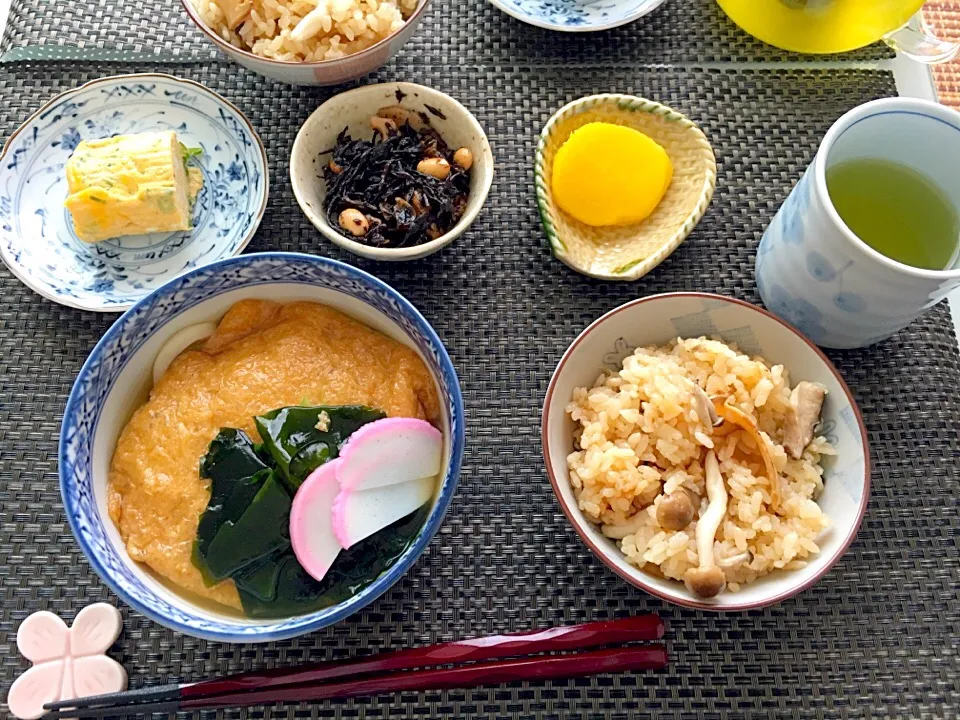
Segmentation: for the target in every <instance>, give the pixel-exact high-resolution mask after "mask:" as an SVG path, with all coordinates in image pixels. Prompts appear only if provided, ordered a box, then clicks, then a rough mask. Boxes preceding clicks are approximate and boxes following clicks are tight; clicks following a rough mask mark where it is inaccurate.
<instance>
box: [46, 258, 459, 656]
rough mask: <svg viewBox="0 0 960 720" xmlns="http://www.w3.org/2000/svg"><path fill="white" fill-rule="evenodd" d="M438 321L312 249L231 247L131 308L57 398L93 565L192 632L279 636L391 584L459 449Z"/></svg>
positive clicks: (76, 507)
mask: <svg viewBox="0 0 960 720" xmlns="http://www.w3.org/2000/svg"><path fill="white" fill-rule="evenodd" d="M463 423H464V417H463V404H462V399H461V396H460V388H459V384H458V381H457V377H456V373H455V371H454V369H453V365H452V363H451V362H450V358H449V357H448V355H447V353H446V351H445V350H444V348H443V345H442V344H441V343H440V341H439V339H438V338H437V336H436V334H435V333H434V331H433V330H432V329H431V327H430V325H429V324H428V323H427V322H426V320H424V319H423V317H422V316H421V315H420V314H419V313H418V312H417V310H416V309H415V308H414V307H413V306H412V305H411V304H410V303H409V302H407V301H406V300H405V299H404V298H403V297H402V296H401V295H400V294H399V293H397V292H396V291H395V290H393V289H392V288H390V287H388V286H387V285H384V284H383V283H382V282H380V281H379V280H377V279H376V278H374V277H372V276H370V275H367V274H366V273H364V272H362V271H360V270H357V269H356V268H353V267H351V266H349V265H345V264H342V263H339V262H336V261H333V260H328V259H325V258H320V257H315V256H310V255H297V254H292V253H264V254H254V255H244V256H241V257H238V258H234V259H232V260H230V261H229V262H220V263H214V264H212V265H210V266H208V267H205V268H202V269H200V270H196V271H194V272H192V273H188V274H187V275H184V276H182V277H180V278H178V279H177V280H175V281H173V282H172V283H169V284H168V285H166V286H164V287H163V288H161V289H160V290H158V291H157V292H155V293H153V294H151V295H150V296H148V297H147V298H146V299H144V300H143V301H141V302H140V303H138V304H137V305H136V306H135V307H134V308H132V309H131V310H130V311H129V312H127V313H126V314H124V315H123V316H122V317H121V318H120V319H119V320H118V321H117V323H116V324H115V325H114V326H113V327H112V328H111V329H110V330H109V331H108V332H107V333H106V335H105V336H104V337H103V339H102V340H101V341H100V342H99V343H98V344H97V346H96V347H95V348H94V350H93V352H92V353H91V355H90V358H89V360H88V361H87V363H86V364H85V365H84V367H83V369H82V370H81V372H80V374H79V376H78V378H77V381H76V383H75V385H74V388H73V391H72V393H71V395H70V399H69V401H68V402H67V407H66V410H65V413H64V421H63V430H62V435H61V441H60V481H61V492H62V494H63V501H64V507H65V509H66V514H67V517H68V518H69V519H70V523H71V528H72V530H73V532H74V535H75V536H76V538H77V542H78V543H79V545H80V547H81V549H82V550H83V552H84V553H85V554H86V556H87V558H88V559H89V560H90V563H91V565H92V566H93V568H94V569H95V570H96V571H97V572H98V573H99V574H100V576H101V577H102V578H103V579H104V581H106V583H107V584H108V585H110V587H111V588H113V590H114V591H115V592H116V593H117V594H118V595H119V596H120V597H121V598H122V599H123V600H124V601H125V602H126V603H127V604H129V605H130V606H131V607H133V608H135V609H136V610H138V611H139V612H142V613H143V614H144V615H146V616H148V617H150V618H152V619H154V620H156V621H157V622H159V623H160V624H162V625H165V626H167V627H170V628H173V629H174V630H177V631H179V632H183V633H186V634H189V635H193V636H196V637H203V638H208V639H214V640H226V641H233V642H258V641H269V640H279V639H283V638H287V637H292V636H295V635H300V634H302V633H306V632H311V631H313V630H316V629H318V628H321V627H325V626H327V625H329V624H331V623H334V622H336V621H338V620H340V619H342V618H344V617H346V616H347V615H350V614H351V613H353V612H356V611H357V610H359V609H360V608H361V607H363V606H364V605H366V604H368V603H370V602H372V601H373V600H374V599H376V598H377V597H379V596H380V595H382V594H383V593H385V592H387V591H388V589H389V588H390V587H391V586H392V585H393V584H394V583H395V582H397V581H398V580H399V579H400V577H401V576H402V575H403V574H404V573H405V572H406V571H407V570H409V569H410V568H411V566H412V565H413V564H414V563H415V562H416V560H417V558H418V557H419V556H420V554H421V553H422V552H423V551H424V550H425V549H426V546H427V544H428V543H429V542H430V539H431V537H432V536H433V534H434V533H435V532H436V531H437V529H438V528H439V526H440V523H441V521H442V519H443V515H444V512H445V510H446V508H447V506H448V505H449V503H450V500H451V498H452V497H453V493H454V490H455V488H456V485H457V477H458V475H459V469H460V462H461V456H462V453H463V443H464V424H463Z"/></svg>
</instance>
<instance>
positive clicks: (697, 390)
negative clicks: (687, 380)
mask: <svg viewBox="0 0 960 720" xmlns="http://www.w3.org/2000/svg"><path fill="white" fill-rule="evenodd" d="M693 408H694V410H696V411H697V417H699V418H700V422H702V423H703V424H704V425H706V426H707V427H709V428H713V427H716V426H717V425H719V424H720V416H719V415H717V409H716V408H715V407H714V406H713V403H712V402H710V398H709V397H708V396H707V393H706V392H705V391H704V389H703V388H702V387H700V386H699V385H698V384H697V383H693Z"/></svg>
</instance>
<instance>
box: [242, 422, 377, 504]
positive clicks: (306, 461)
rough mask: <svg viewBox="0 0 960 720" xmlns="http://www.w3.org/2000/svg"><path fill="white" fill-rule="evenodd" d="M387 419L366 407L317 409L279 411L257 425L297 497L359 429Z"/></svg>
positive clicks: (275, 462)
mask: <svg viewBox="0 0 960 720" xmlns="http://www.w3.org/2000/svg"><path fill="white" fill-rule="evenodd" d="M324 414H325V416H324ZM384 417H386V415H385V414H384V413H383V412H381V411H380V410H374V409H373V408H368V407H364V406H363V405H336V406H327V405H314V406H309V407H302V406H295V407H285V408H278V409H276V410H271V411H270V412H268V413H266V414H264V415H260V416H258V417H255V418H254V419H253V421H254V423H255V424H256V426H257V432H258V433H260V437H261V438H262V439H263V447H264V450H266V451H267V452H268V453H270V455H271V457H272V458H273V462H274V464H275V465H276V466H277V470H278V471H279V472H280V473H281V474H282V475H283V479H284V481H285V482H286V483H287V489H288V490H290V492H291V493H294V492H296V491H297V488H298V487H300V485H301V483H303V481H304V480H306V479H307V475H309V474H310V473H312V472H313V471H314V470H316V469H317V468H318V467H320V466H321V465H323V464H324V463H325V462H327V461H328V460H332V459H333V458H335V457H337V456H338V455H339V454H340V448H341V447H343V444H344V443H345V442H346V441H347V438H348V437H350V436H351V435H352V434H353V433H354V431H356V430H357V428H359V427H361V426H362V425H366V424H367V423H369V422H373V421H374V420H380V419H381V418H384ZM321 418H322V420H321Z"/></svg>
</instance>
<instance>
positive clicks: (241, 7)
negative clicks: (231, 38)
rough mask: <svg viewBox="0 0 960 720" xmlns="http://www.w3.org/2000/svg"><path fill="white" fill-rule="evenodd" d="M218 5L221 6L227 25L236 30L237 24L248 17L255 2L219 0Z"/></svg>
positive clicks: (247, 0)
mask: <svg viewBox="0 0 960 720" xmlns="http://www.w3.org/2000/svg"><path fill="white" fill-rule="evenodd" d="M217 5H219V6H220V11H221V12H222V13H223V19H224V20H226V22H227V27H229V28H230V29H231V30H236V29H237V26H238V25H240V23H242V22H243V21H244V20H246V19H247V16H248V15H249V14H250V8H252V7H253V2H252V0H217Z"/></svg>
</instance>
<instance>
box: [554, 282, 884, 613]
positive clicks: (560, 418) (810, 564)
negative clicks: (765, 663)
mask: <svg viewBox="0 0 960 720" xmlns="http://www.w3.org/2000/svg"><path fill="white" fill-rule="evenodd" d="M542 441H543V453H544V460H545V463H546V468H547V474H548V475H549V477H550V482H551V484H552V485H553V489H554V492H555V493H556V495H557V498H558V500H559V502H560V506H561V508H562V510H563V512H564V514H565V515H566V516H567V518H568V519H569V520H570V522H571V523H572V524H573V527H574V529H575V530H576V531H577V533H578V534H579V535H580V537H581V538H582V539H583V541H584V542H585V543H586V544H587V546H588V547H589V548H590V549H591V550H592V551H593V552H594V554H596V555H597V556H598V557H599V558H600V559H601V560H602V561H603V562H604V563H605V564H606V565H607V566H608V567H609V568H610V569H612V570H613V571H614V572H616V573H617V574H618V575H620V577H622V578H623V579H625V580H626V581H627V582H629V583H631V584H633V585H635V586H637V587H639V588H642V589H644V590H646V591H647V592H650V593H652V594H654V595H656V596H658V597H660V598H663V599H664V600H668V601H670V602H674V603H677V604H679V605H685V606H687V607H694V608H700V609H704V610H719V611H736V610H750V609H756V608H762V607H767V606H769V605H774V604H776V603H779V602H782V601H783V600H786V599H787V598H789V597H791V596H793V595H795V594H797V593H799V592H802V591H803V590H805V589H807V588H809V587H811V586H812V585H813V584H814V583H816V582H817V580H819V579H820V578H821V577H823V575H824V574H826V573H827V571H828V570H830V568H831V567H832V566H833V565H834V564H835V563H836V562H837V561H838V560H839V559H840V557H841V556H842V555H843V553H844V552H845V551H846V549H847V547H848V546H849V545H850V543H851V542H853V539H854V537H855V536H856V533H857V530H858V528H859V527H860V523H861V521H862V520H863V516H864V513H865V512H866V507H867V500H868V498H869V494H870V452H869V448H868V446H867V433H866V428H865V426H864V424H863V418H862V417H861V415H860V411H859V410H858V408H857V406H856V403H855V402H854V400H853V396H852V394H851V393H850V389H849V388H848V387H847V385H846V383H845V382H844V381H843V379H842V378H841V376H840V374H839V373H838V372H837V369H836V368H835V367H834V366H833V365H832V363H831V362H830V361H829V360H828V359H827V357H826V356H825V355H824V354H823V353H822V352H821V351H820V350H819V349H818V348H817V347H816V346H815V345H814V344H813V343H812V342H810V341H809V340H807V339H806V338H805V337H804V336H803V335H801V334H800V333H799V332H798V331H797V330H795V329H794V328H792V327H791V326H789V325H787V324H786V323H784V322H783V321H781V320H779V319H778V318H776V317H774V316H773V315H771V314H770V313H768V312H767V311H765V310H762V309H760V308H758V307H755V306H753V305H750V304H748V303H745V302H743V301H740V300H734V299H732V298H726V297H721V296H719V295H710V294H705V293H670V294H666V295H654V296H651V297H647V298H642V299H639V300H634V301H632V302H629V303H627V304H625V305H622V306H620V307H618V308H616V309H614V310H612V311H610V312H609V313H607V314H606V315H604V316H603V317H601V318H600V319H599V320H597V321H596V322H594V323H593V324H592V325H590V326H589V327H588V328H587V329H586V330H584V331H583V332H582V333H581V334H580V336H579V337H578V338H577V339H576V340H575V341H574V342H573V344H572V345H571V346H570V347H569V349H568V350H567V351H566V353H564V355H563V357H562V358H561V360H560V362H559V364H558V365H557V369H556V371H555V372H554V375H553V378H552V379H551V381H550V385H549V387H548V388H547V393H546V398H545V400H544V407H543V424H542Z"/></svg>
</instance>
